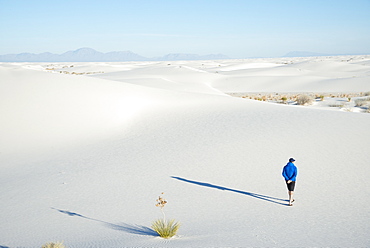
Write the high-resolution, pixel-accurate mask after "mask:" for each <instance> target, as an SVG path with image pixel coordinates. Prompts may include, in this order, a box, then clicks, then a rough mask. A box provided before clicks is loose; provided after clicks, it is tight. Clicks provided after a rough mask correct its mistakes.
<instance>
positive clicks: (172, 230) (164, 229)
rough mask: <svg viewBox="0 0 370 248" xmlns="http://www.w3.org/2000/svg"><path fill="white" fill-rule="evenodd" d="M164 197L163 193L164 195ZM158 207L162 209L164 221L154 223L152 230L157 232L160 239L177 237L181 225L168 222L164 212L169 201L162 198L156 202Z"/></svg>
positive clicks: (171, 221) (173, 221)
mask: <svg viewBox="0 0 370 248" xmlns="http://www.w3.org/2000/svg"><path fill="white" fill-rule="evenodd" d="M162 195H163V193H162ZM156 201H157V204H156V205H155V206H156V207H159V208H160V209H161V212H162V214H163V219H158V220H156V221H154V222H153V223H152V228H153V230H154V231H156V232H157V233H158V234H159V236H160V237H162V238H165V239H168V238H171V237H173V236H175V235H176V233H177V231H178V230H179V228H180V223H179V222H176V221H175V220H168V221H167V220H166V215H165V213H164V211H163V208H164V206H165V205H166V204H167V201H166V200H165V199H164V198H162V197H161V196H159V197H158V199H157V200H156Z"/></svg>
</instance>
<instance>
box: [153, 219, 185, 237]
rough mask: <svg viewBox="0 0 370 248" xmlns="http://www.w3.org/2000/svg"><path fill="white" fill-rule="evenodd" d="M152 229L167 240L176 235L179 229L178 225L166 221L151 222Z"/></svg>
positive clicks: (171, 221)
mask: <svg viewBox="0 0 370 248" xmlns="http://www.w3.org/2000/svg"><path fill="white" fill-rule="evenodd" d="M152 228H153V230H154V231H156V232H157V233H158V234H159V236H161V237H162V238H165V239H168V238H171V237H173V236H175V235H176V233H177V231H178V230H179V228H180V224H179V223H178V222H175V220H169V221H166V220H164V219H158V220H156V221H154V222H153V224H152Z"/></svg>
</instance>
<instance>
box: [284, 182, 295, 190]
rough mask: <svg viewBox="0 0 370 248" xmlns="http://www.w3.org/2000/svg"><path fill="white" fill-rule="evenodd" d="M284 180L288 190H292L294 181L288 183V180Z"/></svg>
mask: <svg viewBox="0 0 370 248" xmlns="http://www.w3.org/2000/svg"><path fill="white" fill-rule="evenodd" d="M285 182H286V186H287V187H288V190H289V191H294V187H295V181H291V182H290V183H288V181H285Z"/></svg>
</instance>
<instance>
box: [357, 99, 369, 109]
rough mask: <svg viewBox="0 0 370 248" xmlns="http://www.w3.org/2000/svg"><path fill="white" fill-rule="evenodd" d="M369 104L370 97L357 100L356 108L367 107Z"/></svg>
mask: <svg viewBox="0 0 370 248" xmlns="http://www.w3.org/2000/svg"><path fill="white" fill-rule="evenodd" d="M369 103H370V97H366V98H361V99H356V100H355V104H356V107H362V106H366V105H368V104H369Z"/></svg>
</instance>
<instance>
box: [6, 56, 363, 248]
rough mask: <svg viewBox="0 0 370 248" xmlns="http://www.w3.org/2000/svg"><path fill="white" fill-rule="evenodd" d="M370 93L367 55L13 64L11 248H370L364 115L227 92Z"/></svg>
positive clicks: (9, 67) (9, 66)
mask: <svg viewBox="0 0 370 248" xmlns="http://www.w3.org/2000/svg"><path fill="white" fill-rule="evenodd" d="M72 73H73V74H72ZM76 74H77V75H76ZM78 74H80V75H78ZM369 91H370V55H366V56H335V57H310V58H273V59H246V60H224V61H176V62H171V61H170V62H122V63H120V62H116V63H55V64H51V63H0V113H1V121H0V123H1V124H0V182H1V188H0V202H1V204H0V247H2V248H6V247H9V248H10V247H11V248H15V247H27V248H29V247H30V248H31V247H41V245H42V244H45V243H47V242H56V241H63V243H64V244H65V246H66V247H68V248H88V247H104V248H108V247H369V246H370V235H369V233H370V221H369V220H370V211H369V204H370V180H369V176H370V154H369V144H370V143H369V138H370V128H369V127H370V113H365V109H366V108H364V109H363V111H362V110H361V111H353V112H350V111H333V109H329V108H328V107H327V106H326V105H323V103H316V104H315V105H313V106H297V105H293V104H290V105H283V104H275V103H271V102H263V101H255V100H250V99H243V98H238V97H232V96H230V95H229V93H244V92H272V93H273V92H300V93H302V92H303V93H304V92H317V93H320V92H335V93H358V94H363V93H365V92H369ZM326 101H327V99H325V101H323V102H326ZM320 106H322V107H320ZM337 110H339V108H338V109H337ZM290 157H294V158H295V159H296V163H295V164H296V165H297V167H298V170H299V173H298V178H297V185H296V190H295V200H296V201H295V203H294V206H293V207H290V206H288V205H287V203H288V202H287V199H288V195H287V190H286V185H285V182H284V179H283V177H282V176H281V171H282V168H283V166H284V165H285V164H286V163H287V161H288V159H289V158H290ZM161 192H164V197H165V198H166V200H167V201H168V203H167V205H166V207H165V208H164V211H165V213H166V216H167V217H168V218H174V219H176V220H178V221H180V222H181V227H180V229H179V232H178V235H177V236H175V237H174V238H171V239H162V238H160V237H158V236H157V235H156V233H155V232H154V231H153V230H152V229H151V223H152V222H153V221H154V220H156V219H158V218H161V217H162V214H161V211H160V209H159V208H157V207H155V204H156V201H155V200H156V198H157V197H158V196H159V195H160V194H161Z"/></svg>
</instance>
